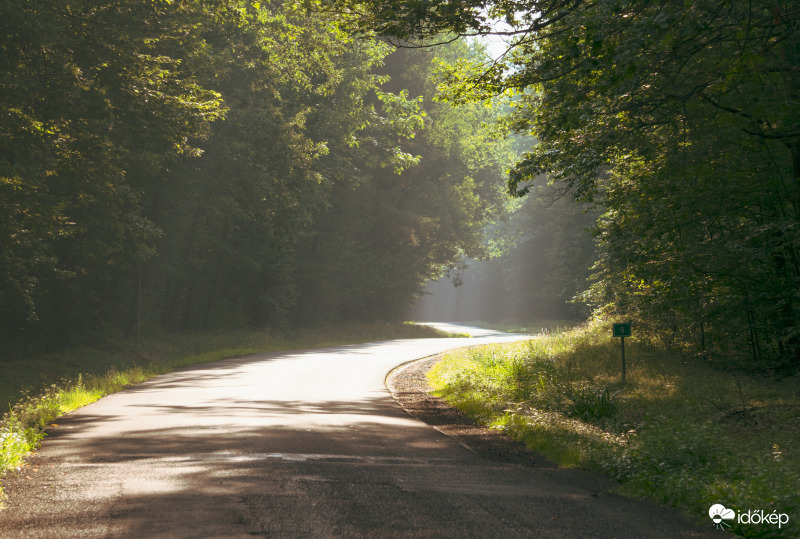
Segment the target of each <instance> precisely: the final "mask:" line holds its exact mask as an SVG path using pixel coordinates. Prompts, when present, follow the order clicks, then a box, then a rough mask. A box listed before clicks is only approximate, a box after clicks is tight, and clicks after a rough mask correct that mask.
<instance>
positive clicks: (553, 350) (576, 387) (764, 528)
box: [429, 325, 800, 537]
mask: <svg viewBox="0 0 800 539" xmlns="http://www.w3.org/2000/svg"><path fill="white" fill-rule="evenodd" d="M610 333H611V330H610V327H601V326H599V325H595V326H591V327H583V328H580V329H575V330H571V331H567V332H561V333H555V334H550V335H541V336H539V337H537V338H535V339H533V340H530V341H527V342H522V343H513V344H504V345H491V346H485V347H479V348H473V349H466V350H460V351H456V352H452V353H449V354H447V355H445V357H444V359H443V361H441V362H440V363H439V364H437V365H436V366H435V367H434V368H433V369H432V370H431V372H430V373H429V378H430V381H431V384H432V386H433V387H434V389H435V393H436V394H437V395H439V396H442V397H444V398H445V399H447V400H448V401H449V402H450V403H451V404H453V405H454V406H456V407H458V408H460V409H461V410H463V411H464V412H466V413H468V414H469V415H471V416H472V417H473V418H475V419H476V420H478V421H479V422H482V423H483V424H486V425H489V426H492V427H494V428H496V429H500V430H503V431H505V432H508V433H509V434H511V435H512V436H514V437H516V438H518V439H520V440H523V441H524V442H525V443H526V444H527V445H528V446H529V447H530V448H531V449H533V450H536V451H539V452H542V453H544V454H545V455H546V456H548V457H549V458H550V459H551V460H553V461H554V462H556V463H557V464H559V465H561V466H565V467H580V468H586V469H592V470H599V471H603V472H605V473H607V474H608V475H610V476H611V477H612V478H614V479H616V480H618V481H619V483H620V487H619V488H620V491H621V492H622V493H624V494H627V495H631V496H634V497H641V498H649V499H654V500H657V501H659V502H661V503H665V504H667V505H670V506H673V507H677V508H679V509H681V510H683V511H684V512H685V513H686V514H688V515H690V516H692V517H694V518H696V519H697V521H698V522H699V523H701V525H708V526H710V525H712V521H711V519H710V518H709V514H708V511H709V508H710V507H711V506H712V505H713V504H717V503H721V504H723V505H725V507H728V508H733V509H734V510H735V511H736V512H737V514H739V512H746V511H750V510H763V511H764V512H765V513H772V512H773V511H777V512H778V513H786V514H788V515H789V518H790V520H789V523H788V525H785V526H782V527H781V528H780V529H778V527H777V526H775V525H770V524H758V525H754V524H750V525H746V524H738V523H737V522H736V521H735V520H734V521H733V522H732V523H731V527H730V528H729V531H733V532H735V533H737V534H739V535H743V536H746V537H797V536H800V526H798V523H799V521H800V511H798V508H800V492H799V491H798V485H800V449H798V448H800V444H799V443H798V442H800V392H798V390H797V387H798V383H797V382H798V378H797V377H794V378H791V379H788V378H787V379H782V380H778V379H765V378H758V377H750V376H745V375H743V374H741V373H733V372H730V371H724V370H720V369H719V368H717V367H714V366H713V365H711V364H709V363H707V362H705V361H703V360H702V359H700V358H697V357H689V356H685V355H681V354H680V353H678V352H676V351H673V350H668V349H664V348H661V347H656V346H652V345H646V344H643V343H637V342H636V340H635V339H627V340H626V360H627V369H626V370H627V376H626V383H624V384H623V383H622V381H621V376H620V374H621V373H620V371H621V358H620V344H619V339H613V338H612V337H611V335H610ZM728 523H730V522H728Z"/></svg>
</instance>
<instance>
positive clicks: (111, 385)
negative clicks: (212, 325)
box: [0, 323, 449, 509]
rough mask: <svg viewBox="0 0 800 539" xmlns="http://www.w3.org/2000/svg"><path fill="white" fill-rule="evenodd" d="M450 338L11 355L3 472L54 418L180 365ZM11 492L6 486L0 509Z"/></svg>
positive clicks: (311, 335) (408, 330) (362, 328)
mask: <svg viewBox="0 0 800 539" xmlns="http://www.w3.org/2000/svg"><path fill="white" fill-rule="evenodd" d="M443 336H449V335H448V334H446V333H443V332H440V331H438V330H435V329H433V328H430V327H427V326H419V325H414V324H410V323H405V324H382V323H371V324H348V325H340V326H329V327H323V328H314V329H292V330H286V331H283V332H267V331H251V330H240V331H227V332H217V333H204V334H183V335H164V336H161V337H157V338H150V339H148V340H145V341H143V342H141V343H140V344H139V345H138V346H136V345H134V344H133V343H130V342H126V341H122V340H120V341H116V342H113V341H111V342H106V343H105V344H104V345H103V346H102V347H82V348H75V349H71V350H65V351H61V352H59V353H53V354H40V355H36V356H33V357H25V358H16V359H8V358H4V359H3V360H2V362H0V365H2V367H3V370H4V374H3V376H2V378H0V403H8V404H7V408H6V411H5V413H4V414H3V415H2V419H0V477H2V476H3V474H5V473H6V472H8V471H9V470H13V469H17V468H19V467H21V466H23V465H24V460H25V456H26V455H27V454H28V453H30V452H31V451H32V450H34V449H35V448H36V447H37V445H38V444H39V442H41V440H42V439H43V438H44V436H45V429H46V428H47V427H48V426H49V425H51V424H52V423H53V421H54V420H55V419H56V418H58V417H60V416H62V415H64V414H66V413H68V412H71V411H73V410H76V409H77V408H80V407H81V406H85V405H87V404H90V403H92V402H95V401H96V400H98V399H100V398H102V397H103V396H105V395H109V394H111V393H114V392H116V391H119V390H121V389H123V388H125V387H127V386H129V385H132V384H137V383H140V382H143V381H145V380H147V379H149V378H152V377H153V376H157V375H159V374H163V373H165V372H169V371H172V370H174V369H176V368H178V367H182V366H187V365H196V364H200V363H207V362H211V361H216V360H219V359H224V358H229V357H236V356H242V355H247V354H255V353H261V352H271V351H278V350H290V349H303V348H315V347H324V346H335V345H340V344H349V343H358V342H369V341H374V340H383V339H397V338H420V337H443ZM3 501H4V494H3V490H2V486H0V509H1V508H2V506H3Z"/></svg>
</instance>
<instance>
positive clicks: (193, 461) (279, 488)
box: [0, 331, 719, 538]
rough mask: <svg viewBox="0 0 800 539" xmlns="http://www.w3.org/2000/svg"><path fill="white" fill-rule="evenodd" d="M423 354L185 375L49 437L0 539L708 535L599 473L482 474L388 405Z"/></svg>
mask: <svg viewBox="0 0 800 539" xmlns="http://www.w3.org/2000/svg"><path fill="white" fill-rule="evenodd" d="M481 335H482V336H480V337H476V338H472V339H418V340H405V341H388V342H380V343H370V344H362V345H352V346H341V347H336V348H326V349H317V350H306V351H295V352H281V353H273V354H264V355H258V356H249V357H245V358H236V359H230V360H226V361H220V362H216V363H210V364H206V365H201V366H197V367H193V368H188V369H184V370H181V371H178V372H175V373H172V374H168V375H164V376H159V377H157V378H154V379H152V380H150V381H148V382H146V383H143V384H140V385H137V386H135V387H131V388H129V389H127V390H125V391H122V392H120V393H117V394H115V395H111V396H109V397H106V398H103V399H101V400H100V401H98V402H96V403H94V404H92V405H89V406H86V407H84V408H82V409H80V410H78V411H76V412H74V413H72V414H70V415H69V416H68V417H66V418H63V419H62V420H61V421H60V424H59V426H58V427H56V428H54V429H52V430H51V432H50V434H49V436H48V437H47V439H46V440H45V442H44V444H43V445H42V448H41V449H40V450H39V451H38V452H37V453H36V454H35V455H34V456H33V457H32V458H31V459H30V466H28V467H26V468H23V469H22V470H21V471H20V472H17V473H14V474H12V475H10V476H9V477H7V478H6V479H5V480H4V483H3V484H4V487H5V489H6V492H7V494H8V495H9V502H8V508H7V509H6V510H5V511H3V512H0V537H14V538H16V537H47V538H53V537H57V538H61V537H148V538H149V537H170V538H171V537H187V538H189V537H191V538H196V537H253V536H266V537H569V538H574V537H614V538H622V537H635V538H641V537H679V536H683V537H689V536H692V537H695V536H705V535H708V536H709V537H719V535H717V534H716V533H712V532H711V530H706V529H700V528H697V527H695V526H693V525H691V524H688V523H687V522H686V521H685V520H684V519H682V518H680V517H678V516H677V515H676V514H675V513H673V512H671V511H668V510H666V509H663V508H660V507H656V506H653V505H650V504H644V503H640V502H635V501H631V500H628V499H625V498H622V497H619V496H616V495H613V494H610V493H608V491H607V489H608V487H609V485H608V483H607V482H606V481H605V480H603V478H601V477H600V476H598V475H595V474H589V473H585V472H580V471H575V470H558V469H554V468H549V467H526V466H522V465H518V464H512V463H503V462H496V461H489V460H485V459H483V458H481V457H480V456H478V455H476V454H475V453H473V452H471V451H469V450H467V449H465V448H464V447H463V446H462V445H460V444H459V443H457V442H455V441H454V440H452V439H450V438H448V437H447V436H445V435H443V434H441V433H440V432H438V431H436V430H435V429H433V428H431V427H429V426H428V425H426V424H425V423H422V422H419V421H417V420H415V419H412V418H411V417H410V416H408V415H407V414H406V413H405V412H404V411H403V410H402V409H401V408H400V407H399V405H398V404H397V403H396V402H395V401H394V400H393V399H392V397H391V395H390V393H389V392H388V390H387V389H386V386H385V382H384V381H385V377H386V374H387V372H389V371H390V370H391V369H392V368H394V367H395V366H397V365H399V364H401V363H404V362H407V361H410V360H413V359H416V358H421V357H424V356H429V355H431V354H435V353H438V352H441V351H443V350H445V349H448V348H453V347H458V346H464V345H472V344H477V343H480V342H484V341H486V342H489V341H500V340H508V339H515V338H519V337H518V336H508V335H502V334H497V333H493V332H486V331H484V332H483V333H481Z"/></svg>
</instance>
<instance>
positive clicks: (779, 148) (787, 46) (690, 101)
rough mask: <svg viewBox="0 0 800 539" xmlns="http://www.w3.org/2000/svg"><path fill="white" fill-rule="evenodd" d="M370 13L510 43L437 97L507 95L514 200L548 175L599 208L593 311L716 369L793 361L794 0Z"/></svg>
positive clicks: (382, 24) (799, 356)
mask: <svg viewBox="0 0 800 539" xmlns="http://www.w3.org/2000/svg"><path fill="white" fill-rule="evenodd" d="M369 6H370V7H369V9H368V10H366V11H364V12H363V13H362V18H361V23H362V25H363V26H364V27H373V28H379V29H380V30H381V31H383V32H386V33H388V34H389V35H392V36H395V37H396V38H397V39H399V40H401V41H402V40H411V41H412V42H413V41H415V40H416V39H419V38H420V37H423V38H424V37H427V36H430V35H433V34H436V33H439V32H445V31H451V32H454V33H455V34H457V35H486V34H492V33H495V34H501V35H505V36H507V37H509V38H510V39H511V41H510V42H509V49H508V51H507V52H506V54H504V55H502V56H501V57H499V58H497V59H495V60H494V61H492V62H488V63H484V64H483V65H478V64H476V63H475V62H470V61H466V60H462V61H457V62H453V63H451V65H450V66H449V67H445V68H444V80H443V83H442V86H443V87H444V88H446V92H447V94H448V96H449V98H450V99H451V100H453V101H455V102H465V101H470V100H483V99H486V98H487V97H490V96H493V95H499V94H503V93H512V94H516V98H515V99H514V100H513V101H512V105H513V107H514V110H513V112H512V113H511V114H510V115H509V118H508V126H509V128H510V129H512V130H516V131H519V132H522V133H526V134H529V135H531V136H533V137H534V138H535V140H536V143H535V145H533V146H532V148H531V149H530V151H529V152H528V153H527V155H526V156H525V157H524V158H523V159H522V160H521V161H520V162H519V163H518V164H517V165H516V167H514V169H513V170H512V172H511V175H510V179H509V186H510V190H511V191H512V192H514V193H516V194H519V195H522V194H526V193H528V192H529V191H531V189H533V188H535V179H536V178H537V177H538V176H539V175H540V174H543V173H546V174H547V176H548V180H549V181H551V182H553V183H555V184H556V185H568V186H570V188H571V190H572V193H573V195H574V196H575V197H576V198H578V199H580V200H584V201H593V202H594V203H596V204H597V205H598V206H599V207H600V208H602V209H603V210H604V212H605V213H604V215H603V218H602V221H601V222H600V224H599V227H598V230H597V241H598V247H599V259H598V261H597V264H596V277H595V282H594V286H593V287H592V288H591V290H590V291H589V292H588V293H587V294H586V295H585V296H584V300H585V301H588V302H590V303H592V304H593V305H594V306H595V308H596V313H597V314H598V316H608V315H613V314H619V315H625V316H626V317H628V318H631V319H634V320H637V321H639V322H641V325H642V326H650V327H652V328H653V331H654V332H655V333H657V332H662V333H663V334H665V337H666V338H667V339H668V340H669V339H670V338H671V339H673V340H674V339H676V338H680V339H682V340H683V341H684V342H686V343H690V344H691V345H692V346H693V347H694V348H695V350H697V351H698V352H699V353H701V354H703V355H704V356H705V357H708V358H711V359H724V360H728V361H729V360H731V359H733V360H737V361H741V362H742V363H744V362H746V363H748V364H749V366H750V367H752V368H757V369H788V370H793V369H797V368H798V367H799V366H800V339H798V334H797V327H798V323H797V321H798V304H797V295H798V289H800V280H798V279H800V270H798V267H799V266H798V264H797V261H798V260H800V257H799V256H798V251H797V246H798V238H797V231H798V229H799V228H798V221H799V220H800V213H799V212H798V209H799V208H800V204H798V201H799V200H800V123H799V122H800V99H798V92H797V88H798V87H800V80H798V73H800V70H798V58H800V55H798V50H800V42H798V35H800V32H798V31H797V30H798V26H797V25H798V19H797V13H798V9H800V6H798V3H797V2H796V0H786V1H778V2H773V1H760V0H759V1H755V2H747V3H740V2H724V1H721V0H719V1H712V2H700V1H687V2H647V1H643V0H601V1H598V2H591V3H585V2H557V1H552V0H530V1H524V2H507V1H505V0H493V1H475V2H473V1H463V2H456V3H453V4H452V5H448V7H447V8H445V9H438V8H437V3H435V2H386V1H382V0H376V1H375V2H370V3H369ZM493 20H499V21H503V22H504V23H505V25H506V26H505V27H500V28H496V27H493V26H492V21H493ZM687 329H688V331H685V330H687ZM679 330H681V333H682V334H681V335H678V333H679Z"/></svg>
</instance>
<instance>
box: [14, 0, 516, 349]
mask: <svg viewBox="0 0 800 539" xmlns="http://www.w3.org/2000/svg"><path fill="white" fill-rule="evenodd" d="M0 13H2V14H3V16H2V17H0V32H2V38H0V46H1V47H2V49H3V50H2V55H0V72H1V73H2V77H0V105H1V108H0V110H2V111H3V114H2V116H0V132H1V134H2V136H0V337H2V342H3V343H5V344H6V345H8V344H9V343H12V344H13V343H16V344H22V345H25V346H29V345H35V344H37V343H41V342H45V341H47V342H49V343H50V344H51V345H52V346H60V345H63V344H64V343H66V342H69V341H70V339H73V338H74V337H76V336H84V335H87V334H89V333H92V332H98V331H99V332H104V333H108V332H112V333H122V334H132V333H135V332H137V331H138V329H139V328H140V327H141V328H143V330H144V331H160V330H163V329H166V330H198V329H208V328H215V327H223V326H228V327H230V326H240V325H263V324H282V323H286V322H290V321H306V322H315V323H321V322H325V321H329V320H341V319H342V318H369V319H375V318H379V319H380V318H383V319H388V318H391V317H395V316H398V315H399V313H400V311H401V308H402V306H403V305H407V304H409V303H411V302H412V301H413V298H414V297H415V293H416V291H417V289H418V288H419V287H420V286H421V284H422V282H423V281H424V280H425V279H426V278H428V277H430V276H432V275H435V274H437V273H438V272H440V271H441V269H442V268H444V267H447V266H448V265H453V264H455V263H456V262H457V261H458V260H459V259H460V257H461V256H462V255H463V254H465V253H467V254H472V255H478V254H479V251H480V249H481V248H482V247H481V245H482V238H481V236H480V234H479V230H480V227H481V226H482V225H483V224H485V223H486V222H487V221H488V220H489V219H490V216H491V215H492V214H493V212H496V211H500V210H502V206H503V204H502V199H503V194H502V190H501V189H500V188H499V185H500V184H501V181H502V180H501V172H502V170H501V169H502V166H501V161H502V159H504V158H505V157H504V155H505V154H504V150H503V144H504V143H503V141H502V140H501V139H497V140H495V139H494V138H493V137H491V135H490V134H489V132H488V128H487V127H482V122H488V123H490V122H491V121H492V120H493V119H492V112H491V111H490V110H488V109H484V108H483V107H474V108H469V107H467V108H464V109H458V110H457V109H452V108H451V107H450V106H449V105H445V104H441V103H436V102H434V101H433V96H434V93H435V92H434V86H433V83H432V82H431V81H430V77H429V74H430V72H431V70H432V66H433V65H434V63H435V58H434V55H433V54H432V53H431V52H424V51H418V52H417V53H415V54H413V55H411V56H405V55H404V54H403V53H396V54H390V53H392V51H393V47H391V46H390V45H389V44H387V43H386V42H385V41H382V40H379V39H376V38H375V37H374V36H372V35H366V36H364V35H362V36H360V37H359V38H358V39H355V38H353V37H352V36H351V35H350V34H348V33H347V32H346V31H345V28H344V25H346V24H348V23H352V21H353V20H354V19H352V18H349V17H346V16H340V17H336V18H332V17H330V16H329V14H326V13H325V12H324V10H323V9H321V8H320V5H319V4H316V3H314V2H273V3H269V2H261V3H259V2H245V1H236V0H226V1H223V2H218V1H214V2H204V1H191V2H178V1H171V0H153V1H147V2H133V1H127V0H123V1H115V2H108V1H107V0H59V1H57V2H51V1H47V2H45V1H37V0H32V1H30V2H23V3H22V4H20V3H18V2H10V1H3V2H0ZM453 47H454V48H452V50H449V51H440V53H439V54H449V55H451V56H452V55H456V54H458V55H476V54H480V52H479V51H478V50H477V49H469V48H467V47H465V46H463V45H458V44H454V45H453ZM459 47H460V48H459ZM448 126H449V127H448ZM496 149H497V151H495V150H496Z"/></svg>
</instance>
